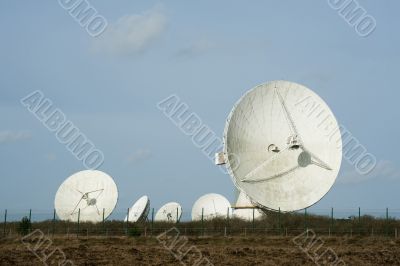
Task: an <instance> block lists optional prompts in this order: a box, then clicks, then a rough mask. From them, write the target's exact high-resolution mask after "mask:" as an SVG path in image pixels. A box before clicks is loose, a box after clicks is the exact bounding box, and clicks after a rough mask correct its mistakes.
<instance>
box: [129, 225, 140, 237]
mask: <svg viewBox="0 0 400 266" xmlns="http://www.w3.org/2000/svg"><path fill="white" fill-rule="evenodd" d="M141 234H142V233H141V232H140V229H139V227H137V226H135V225H134V226H132V227H130V228H128V236H131V237H138V236H140V235H141Z"/></svg>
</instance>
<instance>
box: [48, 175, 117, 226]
mask: <svg viewBox="0 0 400 266" xmlns="http://www.w3.org/2000/svg"><path fill="white" fill-rule="evenodd" d="M117 201H118V189H117V185H116V184H115V182H114V180H113V179H112V177H110V176H109V175H107V174H106V173H104V172H101V171H98V170H85V171H80V172H77V173H75V174H73V175H71V176H70V177H68V178H67V179H66V180H65V181H64V182H63V183H62V184H61V186H60V187H59V188H58V190H57V193H56V196H55V200H54V206H55V210H56V213H57V216H58V217H59V218H60V219H61V220H65V221H74V222H76V221H78V218H79V220H80V221H82V222H94V223H96V222H100V221H102V220H103V219H106V218H107V217H108V216H109V215H110V214H111V213H112V211H113V210H114V208H115V205H116V204H117Z"/></svg>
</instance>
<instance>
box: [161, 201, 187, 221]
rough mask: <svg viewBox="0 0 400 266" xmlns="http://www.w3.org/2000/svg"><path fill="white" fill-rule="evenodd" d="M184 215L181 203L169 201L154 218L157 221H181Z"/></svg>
mask: <svg viewBox="0 0 400 266" xmlns="http://www.w3.org/2000/svg"><path fill="white" fill-rule="evenodd" d="M181 216H182V207H181V205H180V204H179V203H176V202H169V203H167V204H165V205H164V206H162V207H161V208H160V209H159V210H158V211H157V213H156V216H155V217H154V220H155V221H157V222H174V223H176V222H179V220H180V219H181Z"/></svg>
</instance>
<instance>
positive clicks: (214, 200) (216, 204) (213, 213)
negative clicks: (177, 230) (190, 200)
mask: <svg viewBox="0 0 400 266" xmlns="http://www.w3.org/2000/svg"><path fill="white" fill-rule="evenodd" d="M227 215H231V204H230V203H229V201H228V200H227V199H226V198H225V197H224V196H222V195H220V194H216V193H210V194H205V195H203V196H201V197H200V198H199V199H198V200H197V201H196V202H195V203H194V204H193V207H192V220H193V221H200V220H201V219H202V218H203V219H204V220H207V219H213V218H217V217H226V216H227Z"/></svg>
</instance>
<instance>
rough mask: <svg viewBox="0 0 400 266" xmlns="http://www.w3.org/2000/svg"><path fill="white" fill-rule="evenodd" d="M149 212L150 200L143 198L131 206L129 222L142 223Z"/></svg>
mask: <svg viewBox="0 0 400 266" xmlns="http://www.w3.org/2000/svg"><path fill="white" fill-rule="evenodd" d="M149 210H150V200H149V197H147V196H143V197H141V198H140V199H138V200H137V201H136V202H135V204H133V206H132V208H130V209H129V222H133V223H135V222H139V221H143V220H145V219H146V218H147V215H148V214H149ZM127 219H128V216H126V217H125V220H124V221H125V222H126V221H127Z"/></svg>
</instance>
